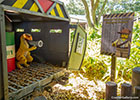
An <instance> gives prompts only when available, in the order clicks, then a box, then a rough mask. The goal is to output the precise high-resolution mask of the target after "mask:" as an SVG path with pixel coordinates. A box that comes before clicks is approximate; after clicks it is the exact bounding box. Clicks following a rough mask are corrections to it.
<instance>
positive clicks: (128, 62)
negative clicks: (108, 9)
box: [82, 23, 140, 82]
mask: <svg viewBox="0 0 140 100" xmlns="http://www.w3.org/2000/svg"><path fill="white" fill-rule="evenodd" d="M99 33H101V30H100V31H99V32H98V33H96V32H95V31H93V30H90V32H89V35H88V43H87V51H86V56H85V59H84V62H83V65H82V72H84V73H86V74H85V76H86V77H88V78H89V79H99V80H103V81H108V80H109V79H110V70H111V69H110V68H111V64H110V62H111V58H110V56H105V55H100V47H101V44H100V43H101V38H100V37H98V35H99ZM92 34H98V35H97V36H96V35H95V36H93V35H92ZM135 67H140V24H139V23H135V25H134V27H133V37H132V44H131V52H130V58H129V59H123V58H117V68H116V81H117V82H121V81H122V80H123V82H124V81H131V78H132V69H133V68H135Z"/></svg>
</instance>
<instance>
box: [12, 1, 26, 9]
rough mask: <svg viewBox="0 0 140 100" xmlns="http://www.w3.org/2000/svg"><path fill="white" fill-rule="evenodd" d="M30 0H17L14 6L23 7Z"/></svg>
mask: <svg viewBox="0 0 140 100" xmlns="http://www.w3.org/2000/svg"><path fill="white" fill-rule="evenodd" d="M27 1H28V0H17V1H16V2H15V3H14V4H13V5H12V7H16V8H22V7H23V6H24V5H25V4H26V3H27Z"/></svg>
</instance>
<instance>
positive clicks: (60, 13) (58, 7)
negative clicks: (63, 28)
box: [56, 4, 64, 18]
mask: <svg viewBox="0 0 140 100" xmlns="http://www.w3.org/2000/svg"><path fill="white" fill-rule="evenodd" d="M56 9H57V11H58V14H59V16H60V17H63V18H64V15H63V12H62V10H61V8H60V6H59V4H56Z"/></svg>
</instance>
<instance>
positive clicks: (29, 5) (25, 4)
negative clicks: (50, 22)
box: [2, 0, 40, 12]
mask: <svg viewBox="0 0 140 100" xmlns="http://www.w3.org/2000/svg"><path fill="white" fill-rule="evenodd" d="M2 4H4V5H8V6H12V7H15V8H21V9H27V10H30V11H35V12H40V10H39V7H38V6H37V4H36V3H35V2H34V0H4V2H2Z"/></svg>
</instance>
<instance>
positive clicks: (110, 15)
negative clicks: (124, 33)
mask: <svg viewBox="0 0 140 100" xmlns="http://www.w3.org/2000/svg"><path fill="white" fill-rule="evenodd" d="M132 16H134V12H129V13H120V14H109V15H104V16H103V17H104V18H114V17H132Z"/></svg>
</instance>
